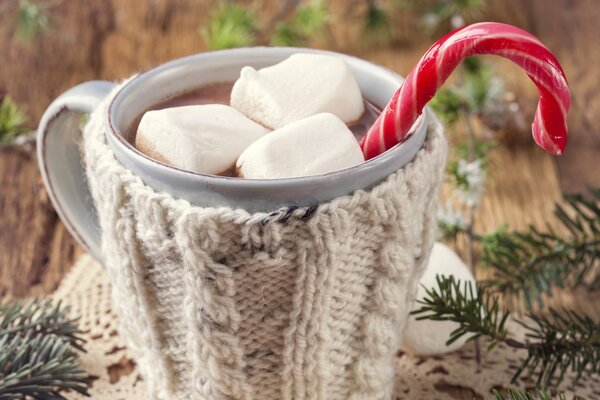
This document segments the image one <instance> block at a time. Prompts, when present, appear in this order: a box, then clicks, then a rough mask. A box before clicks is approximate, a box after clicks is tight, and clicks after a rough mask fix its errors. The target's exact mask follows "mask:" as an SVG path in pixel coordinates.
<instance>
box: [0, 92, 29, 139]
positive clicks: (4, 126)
mask: <svg viewBox="0 0 600 400" xmlns="http://www.w3.org/2000/svg"><path fill="white" fill-rule="evenodd" d="M26 124H27V117H26V115H25V113H24V112H23V110H21V109H20V108H19V107H18V106H17V105H16V104H15V102H14V101H13V100H12V99H11V98H10V97H9V96H4V97H3V98H2V99H0V143H11V142H13V141H14V140H15V138H16V137H17V136H19V135H22V134H24V133H25V132H27V126H26Z"/></svg>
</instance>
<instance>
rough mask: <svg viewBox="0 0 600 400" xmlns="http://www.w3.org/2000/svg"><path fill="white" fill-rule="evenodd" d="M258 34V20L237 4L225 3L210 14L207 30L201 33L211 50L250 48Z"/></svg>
mask: <svg viewBox="0 0 600 400" xmlns="http://www.w3.org/2000/svg"><path fill="white" fill-rule="evenodd" d="M257 32H258V19H257V17H256V15H255V14H254V13H253V12H251V11H250V10H249V9H247V8H246V7H244V6H242V5H239V4H235V3H223V4H222V5H221V6H220V7H219V8H218V9H216V10H214V11H212V12H211V14H210V22H209V26H208V28H207V29H202V30H201V31H200V33H201V34H202V36H203V37H204V39H205V40H206V43H207V47H208V48H209V49H211V50H219V49H228V48H233V47H243V46H249V45H251V44H253V43H254V41H255V38H256V34H257Z"/></svg>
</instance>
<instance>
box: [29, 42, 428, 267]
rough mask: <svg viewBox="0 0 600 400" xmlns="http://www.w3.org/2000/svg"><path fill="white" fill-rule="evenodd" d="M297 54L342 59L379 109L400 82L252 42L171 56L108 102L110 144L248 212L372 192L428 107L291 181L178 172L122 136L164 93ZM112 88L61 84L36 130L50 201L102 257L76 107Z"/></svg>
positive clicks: (165, 179) (123, 156) (181, 187)
mask: <svg viewBox="0 0 600 400" xmlns="http://www.w3.org/2000/svg"><path fill="white" fill-rule="evenodd" d="M294 53H315V54H325V55H333V56H336V57H340V58H342V59H344V60H345V61H346V63H347V64H348V66H349V67H350V69H351V70H352V72H353V74H354V76H355V78H356V80H357V83H358V86H359V87H360V90H361V92H362V94H363V97H365V98H366V99H367V100H368V101H370V102H371V103H373V104H375V105H376V106H378V107H380V108H383V107H384V106H385V105H386V103H387V102H388V101H389V99H390V98H391V97H392V96H393V94H394V93H395V92H396V90H397V89H398V87H399V86H400V84H401V83H402V81H403V78H402V77H401V76H400V75H398V74H396V73H395V72H393V71H391V70H389V69H387V68H384V67H381V66H378V65H375V64H373V63H370V62H368V61H364V60H361V59H359V58H356V57H352V56H348V55H345V54H339V53H334V52H330V51H323V50H314V49H303V48H285V47H254V48H240V49H231V50H221V51H214V52H205V53H201V54H197V55H193V56H189V57H185V58H181V59H178V60H175V61H171V62H168V63H166V64H163V65H161V66H158V67H156V68H153V69H151V70H149V71H147V72H144V73H141V74H139V75H137V76H135V77H134V78H132V79H131V80H130V81H129V82H128V83H126V84H125V85H124V86H123V87H122V88H121V89H120V90H119V92H118V93H117V94H116V95H115V96H114V98H113V99H112V102H111V104H110V106H109V108H108V112H107V114H106V116H105V127H104V131H105V135H106V139H107V142H108V143H109V145H110V147H111V149H112V151H113V152H114V155H115V156H116V158H117V160H118V161H119V162H120V163H121V164H122V165H123V166H125V167H126V168H128V169H129V170H131V171H132V172H133V173H135V174H136V175H137V176H139V177H141V179H142V180H143V181H144V183H145V184H147V185H148V186H150V187H152V188H153V189H155V190H156V191H160V192H167V193H169V194H171V195H173V196H174V197H176V198H180V199H184V200H187V201H189V202H190V203H191V204H193V205H198V206H203V207H230V208H233V209H237V208H241V209H244V210H246V211H248V212H269V211H273V210H277V209H279V208H280V207H284V206H307V205H313V204H320V203H323V202H327V201H329V200H332V199H334V198H336V197H339V196H342V195H346V194H349V193H352V192H354V191H356V190H359V189H369V188H371V187H373V186H374V185H376V184H378V183H380V182H381V181H383V180H384V179H385V178H386V177H387V176H389V175H390V174H391V173H393V172H394V171H396V170H398V169H399V168H401V167H402V166H404V165H405V164H407V163H408V162H410V161H411V160H412V159H413V158H414V156H415V154H416V153H417V151H418V150H419V149H420V148H421V146H422V144H423V141H424V139H425V136H426V132H427V125H428V115H427V112H425V113H424V114H423V115H422V116H421V117H420V118H419V120H418V121H417V122H416V123H415V126H413V134H412V135H411V136H410V137H409V139H407V140H406V141H405V142H403V143H401V144H398V145H396V146H395V147H394V148H392V149H390V150H388V151H386V152H385V153H383V154H381V155H380V156H378V157H375V158H373V159H370V160H368V161H366V162H364V163H362V164H359V165H356V166H354V167H351V168H346V169H344V170H340V171H335V172H331V173H327V174H322V175H317V176H308V177H300V178H289V179H239V178H232V177H224V176H214V175H207V174H200V173H195V172H190V171H184V170H180V169H177V168H175V167H172V166H169V165H166V164H163V163H161V162H159V161H157V160H154V159H152V158H150V157H148V156H146V155H144V154H143V153H141V152H140V151H138V150H137V149H136V148H135V147H134V146H133V145H132V144H131V143H129V142H128V141H127V140H126V139H125V137H124V135H123V132H125V131H126V130H127V128H128V127H129V126H130V125H131V124H132V123H133V121H134V120H135V118H136V117H138V116H139V115H140V114H142V113H143V112H144V111H145V110H147V109H148V108H149V107H151V106H153V105H155V104H157V103H160V102H161V101H164V100H165V99H168V98H171V97H174V96H177V95H179V94H182V93H185V92H188V91H190V90H193V89H196V88H198V87H202V86H205V85H208V84H211V83H216V82H225V81H235V80H236V79H237V78H238V77H239V73H240V69H241V68H242V67H244V66H246V65H250V66H252V67H254V68H262V67H265V66H269V65H273V64H276V63H278V62H280V61H283V60H284V59H286V58H287V57H289V56H290V55H292V54H294ZM114 87H115V84H114V83H111V82H106V81H91V82H86V83H82V84H80V85H78V86H76V87H74V88H72V89H70V90H68V91H66V92H65V93H63V94H62V95H60V96H59V97H58V98H57V99H56V100H54V102H52V104H51V105H50V106H49V107H48V109H47V110H46V111H45V113H44V115H43V116H42V119H41V122H40V124H39V128H38V136H37V152H38V162H39V167H40V170H41V173H42V178H43V181H44V184H45V186H46V189H47V191H48V193H49V196H50V199H51V201H52V203H53V205H54V207H55V209H56V211H57V213H58V214H59V216H60V218H61V219H62V221H63V222H64V223H65V225H66V227H67V229H68V230H69V232H70V233H71V234H72V235H73V236H74V237H75V239H76V240H77V241H78V242H79V243H80V244H81V245H83V247H85V248H86V250H87V251H88V252H89V253H90V254H91V255H92V256H94V257H95V258H96V259H97V260H99V261H102V260H103V256H102V252H101V247H100V241H101V232H100V228H99V225H98V221H97V215H96V212H95V209H94V204H93V200H92V198H91V195H90V191H89V189H88V186H87V183H86V179H85V174H84V171H83V168H82V163H81V157H80V150H79V145H78V142H79V139H80V124H81V121H82V120H81V117H82V114H86V113H91V112H92V111H93V110H94V109H95V108H96V106H97V105H98V104H99V103H100V102H101V101H102V100H103V99H104V98H105V97H106V96H107V95H108V94H109V93H110V92H111V91H112V89H113V88H114Z"/></svg>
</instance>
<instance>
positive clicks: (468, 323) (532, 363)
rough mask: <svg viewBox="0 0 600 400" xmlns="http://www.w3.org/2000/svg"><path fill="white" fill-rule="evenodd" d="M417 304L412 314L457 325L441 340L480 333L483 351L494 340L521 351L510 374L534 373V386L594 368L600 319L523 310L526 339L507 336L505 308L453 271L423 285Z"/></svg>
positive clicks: (599, 352)
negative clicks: (517, 364) (520, 358)
mask: <svg viewBox="0 0 600 400" xmlns="http://www.w3.org/2000/svg"><path fill="white" fill-rule="evenodd" d="M418 303H420V304H421V307H420V308H419V309H417V310H415V311H413V312H412V314H415V315H418V317H417V319H418V320H421V319H429V320H433V321H453V322H456V323H457V324H458V325H459V327H458V328H456V329H455V330H454V331H452V332H451V333H450V337H449V338H448V341H447V342H446V343H447V344H450V343H453V342H454V341H456V340H458V339H459V338H461V337H463V336H465V335H469V340H473V339H475V338H478V337H481V336H485V337H487V338H488V339H489V344H488V350H491V349H492V348H493V347H495V346H496V345H497V344H498V343H504V344H506V345H508V346H511V347H514V348H517V349H522V350H525V351H527V356H526V357H525V358H524V360H523V361H522V363H521V366H520V367H519V369H518V370H517V371H516V373H515V375H514V376H513V381H515V380H516V379H518V378H519V377H520V376H521V375H522V374H523V373H524V372H527V373H528V374H529V375H536V376H537V385H538V386H540V387H548V386H551V385H558V384H559V383H560V382H561V381H562V380H563V378H564V374H565V373H566V372H567V371H574V372H575V373H576V377H577V379H579V378H580V377H581V376H583V375H584V374H592V373H598V372H600V323H598V322H595V321H593V320H592V319H591V318H589V317H587V316H584V315H581V314H578V313H575V312H573V311H565V312H564V313H562V314H559V313H558V312H556V311H555V310H552V309H551V310H550V316H549V317H545V316H538V315H533V314H530V315H528V318H529V321H528V323H527V324H526V323H523V322H520V323H521V324H522V325H523V327H525V328H526V331H527V334H526V335H527V341H526V342H520V341H517V340H515V339H513V338H510V337H509V335H508V332H507V329H506V321H507V319H508V317H509V315H510V314H509V312H508V311H507V310H506V309H505V308H502V307H500V305H499V302H498V296H497V295H495V294H490V293H489V292H488V291H487V290H485V289H484V288H483V287H481V286H479V287H477V288H476V289H475V288H473V287H472V286H471V284H470V283H465V284H464V285H461V282H460V281H457V280H455V279H454V277H453V276H449V277H446V276H437V287H435V288H426V296H425V298H424V299H422V300H419V301H418Z"/></svg>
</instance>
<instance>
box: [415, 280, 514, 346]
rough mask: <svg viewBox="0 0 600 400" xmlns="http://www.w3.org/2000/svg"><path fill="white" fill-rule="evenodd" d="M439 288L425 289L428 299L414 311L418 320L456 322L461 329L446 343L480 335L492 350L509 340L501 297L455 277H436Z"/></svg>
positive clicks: (421, 302) (506, 315)
mask: <svg viewBox="0 0 600 400" xmlns="http://www.w3.org/2000/svg"><path fill="white" fill-rule="evenodd" d="M436 280H437V287H434V288H425V290H426V296H425V298H424V299H422V300H419V301H418V303H419V304H421V307H420V308H419V309H417V310H415V311H413V312H412V314H414V315H417V316H418V317H417V320H423V319H430V320H433V321H453V322H456V323H458V324H459V327H458V328H457V329H455V330H454V331H453V332H451V333H450V337H449V338H448V341H447V342H446V344H448V345H449V344H451V343H453V342H455V341H456V340H457V339H459V338H461V337H463V336H464V335H467V334H468V335H470V337H469V340H473V339H475V338H478V337H480V336H487V337H489V338H490V344H489V346H488V348H489V349H492V348H493V347H494V346H495V345H496V344H498V343H499V342H503V341H505V339H506V336H507V331H506V326H505V325H506V320H507V318H508V315H509V313H508V311H506V310H505V309H503V308H501V307H500V305H499V303H498V298H497V297H495V296H490V295H488V294H487V293H485V292H484V291H483V288H481V287H477V288H475V287H473V285H471V282H464V284H463V285H462V286H461V282H460V281H457V280H455V279H454V276H441V275H438V276H437V277H436Z"/></svg>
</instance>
